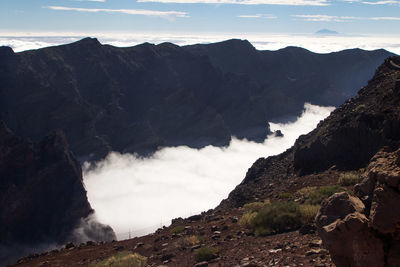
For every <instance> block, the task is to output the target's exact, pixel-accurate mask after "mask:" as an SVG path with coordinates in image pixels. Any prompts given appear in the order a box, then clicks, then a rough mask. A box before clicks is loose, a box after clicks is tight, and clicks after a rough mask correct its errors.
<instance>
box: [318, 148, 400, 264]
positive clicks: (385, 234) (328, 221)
mask: <svg viewBox="0 0 400 267" xmlns="http://www.w3.org/2000/svg"><path fill="white" fill-rule="evenodd" d="M399 186H400V150H396V151H391V149H390V148H389V147H386V148H384V149H383V150H381V151H379V152H378V153H377V154H376V155H375V156H374V157H373V158H372V159H371V163H370V164H369V165H368V167H367V169H366V171H365V173H364V179H363V181H362V182H361V183H360V184H357V185H356V186H355V189H354V191H355V193H356V195H357V196H358V197H359V198H357V197H351V196H349V195H348V194H347V193H338V194H335V195H333V196H331V197H330V198H329V199H327V200H326V201H325V202H324V203H323V204H322V207H321V209H320V211H319V213H318V214H317V217H316V223H317V226H318V231H319V232H320V235H321V237H322V239H323V241H324V244H325V245H326V247H327V248H328V249H329V251H330V253H331V256H332V260H333V261H334V262H335V264H336V265H337V266H377V267H379V266H381V267H383V266H388V267H392V266H393V267H394V266H400V206H399V204H400V192H399V191H400V190H399V189H400V188H399Z"/></svg>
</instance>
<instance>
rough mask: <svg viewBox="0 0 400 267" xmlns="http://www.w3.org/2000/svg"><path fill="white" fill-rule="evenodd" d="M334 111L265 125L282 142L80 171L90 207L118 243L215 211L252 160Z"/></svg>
mask: <svg viewBox="0 0 400 267" xmlns="http://www.w3.org/2000/svg"><path fill="white" fill-rule="evenodd" d="M333 109H334V108H333V107H320V106H315V105H311V104H305V105H304V111H303V113H302V114H301V116H300V117H298V118H297V120H296V121H294V122H291V123H286V124H280V123H270V127H271V130H272V131H276V130H281V131H282V133H283V134H284V137H275V136H273V135H271V136H268V137H267V138H266V140H265V142H264V143H255V142H250V141H247V140H238V139H236V138H233V139H232V141H231V143H230V145H229V146H228V147H214V146H207V147H204V148H202V149H193V148H189V147H186V146H179V147H168V148H163V149H161V150H159V151H157V152H156V153H155V154H154V155H153V156H152V157H150V158H139V157H136V156H135V155H132V154H120V153H116V152H113V153H111V154H109V155H108V157H107V158H106V159H105V160H104V161H102V162H99V163H98V164H97V165H95V166H90V165H89V164H85V166H84V183H85V187H86V189H87V191H88V198H89V202H90V203H91V205H92V207H93V208H94V209H95V210H96V216H97V219H98V220H99V221H100V222H101V223H105V224H109V225H110V226H111V227H112V228H113V229H114V230H115V232H116V234H117V237H118V238H119V239H125V238H128V237H129V236H138V235H143V234H146V233H150V232H153V231H154V230H155V229H157V228H158V227H161V226H162V225H169V224H170V222H171V219H173V218H177V217H188V216H190V215H194V214H198V213H200V212H201V211H206V210H208V209H210V208H214V207H216V206H217V205H218V204H219V203H220V202H221V200H222V199H224V198H226V197H227V196H228V194H229V192H230V191H232V190H233V189H234V188H235V186H236V185H238V184H239V183H240V182H241V181H242V180H243V178H244V177H245V174H246V171H247V169H248V168H250V167H251V165H252V163H253V162H254V161H255V160H257V159H258V158H260V157H267V156H270V155H275V154H278V153H281V152H283V151H285V150H286V149H288V148H289V147H291V146H292V145H293V144H294V142H295V140H296V138H297V137H298V136H299V135H301V134H305V133H308V132H309V131H311V130H312V129H314V128H315V127H316V125H317V123H318V122H319V121H320V120H322V119H324V118H325V117H327V116H328V115H329V114H330V112H332V111H333Z"/></svg>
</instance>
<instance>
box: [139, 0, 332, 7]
mask: <svg viewBox="0 0 400 267" xmlns="http://www.w3.org/2000/svg"><path fill="white" fill-rule="evenodd" d="M137 2H156V3H174V4H236V5H282V6H328V5H330V3H329V1H328V0H138V1H137Z"/></svg>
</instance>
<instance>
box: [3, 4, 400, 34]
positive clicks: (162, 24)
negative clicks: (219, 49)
mask: <svg viewBox="0 0 400 267" xmlns="http://www.w3.org/2000/svg"><path fill="white" fill-rule="evenodd" d="M322 28H328V29H331V30H335V31H338V32H340V33H342V34H388V35H398V34H400V0H399V1H396V0H383V1H379V0H378V1H372V0H365V1H363V0H353V1H350V0H341V1H339V0H337V1H333V0H332V1H330V0H91V1H89V0H1V3H0V31H1V32H3V33H4V32H32V33H36V32H81V33H83V32H191V33H196V32H248V33H250V32H254V33H297V34H300V33H301V34H302V33H313V32H315V31H317V30H320V29H322Z"/></svg>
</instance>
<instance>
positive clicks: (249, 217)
mask: <svg viewBox="0 0 400 267" xmlns="http://www.w3.org/2000/svg"><path fill="white" fill-rule="evenodd" d="M256 216H257V212H256V211H254V212H251V211H249V212H246V213H245V214H243V216H242V217H241V218H240V220H239V224H240V225H241V226H243V227H246V228H251V226H252V222H253V220H254V218H255V217H256Z"/></svg>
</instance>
